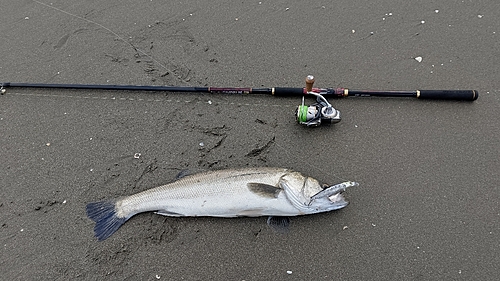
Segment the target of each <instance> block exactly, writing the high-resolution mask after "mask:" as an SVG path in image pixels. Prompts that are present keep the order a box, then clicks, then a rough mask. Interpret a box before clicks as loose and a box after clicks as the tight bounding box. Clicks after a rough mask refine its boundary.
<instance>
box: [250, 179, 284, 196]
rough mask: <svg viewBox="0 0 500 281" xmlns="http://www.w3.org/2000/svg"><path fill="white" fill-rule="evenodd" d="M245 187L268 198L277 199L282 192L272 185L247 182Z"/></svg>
mask: <svg viewBox="0 0 500 281" xmlns="http://www.w3.org/2000/svg"><path fill="white" fill-rule="evenodd" d="M247 187H248V189H249V190H250V191H251V192H253V193H255V194H257V195H259V196H262V197H268V198H277V197H278V195H279V194H280V192H281V190H282V189H280V188H278V187H276V186H274V185H270V184H265V183H258V182H249V183H247Z"/></svg>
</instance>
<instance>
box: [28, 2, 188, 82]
mask: <svg viewBox="0 0 500 281" xmlns="http://www.w3.org/2000/svg"><path fill="white" fill-rule="evenodd" d="M32 1H33V2H36V3H38V4H40V5H43V6H45V7H49V8H51V9H54V10H56V11H58V12H61V13H64V14H66V15H69V16H72V17H75V18H77V19H80V20H83V21H86V22H88V23H91V24H94V25H97V26H99V27H101V28H103V29H105V30H106V31H108V32H109V33H111V34H113V35H114V36H116V37H117V38H118V39H119V40H120V41H122V42H124V43H125V44H128V45H130V47H132V48H133V49H134V51H135V52H136V53H140V54H142V55H144V56H146V57H147V58H149V59H151V60H152V61H153V62H155V63H156V64H158V65H159V66H161V67H162V68H164V69H165V70H167V71H169V72H172V70H170V69H169V68H168V67H167V66H165V65H164V64H162V63H161V62H159V61H158V60H156V59H155V58H153V57H152V56H151V55H149V54H147V53H146V52H144V51H143V50H141V49H139V48H137V47H136V46H135V45H134V44H132V43H130V42H128V41H126V40H125V39H124V38H123V37H122V36H120V35H118V33H116V32H114V31H113V30H111V29H109V28H107V27H106V26H104V25H102V24H100V23H98V22H95V21H92V20H89V19H86V18H83V17H80V16H78V15H75V14H72V13H70V12H67V11H65V10H63V9H60V8H57V7H54V6H51V5H49V4H46V3H43V2H40V1H38V0H32ZM181 82H182V81H181Z"/></svg>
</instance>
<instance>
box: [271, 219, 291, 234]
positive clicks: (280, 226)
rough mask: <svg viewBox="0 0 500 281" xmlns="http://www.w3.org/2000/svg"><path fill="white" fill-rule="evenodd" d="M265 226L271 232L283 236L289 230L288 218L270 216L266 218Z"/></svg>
mask: <svg viewBox="0 0 500 281" xmlns="http://www.w3.org/2000/svg"><path fill="white" fill-rule="evenodd" d="M267 225H269V227H270V228H271V229H272V230H274V231H276V232H278V233H282V234H285V233H287V232H288V231H289V230H290V218H289V217H275V216H271V217H269V218H267Z"/></svg>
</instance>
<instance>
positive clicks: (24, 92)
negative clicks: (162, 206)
mask: <svg viewBox="0 0 500 281" xmlns="http://www.w3.org/2000/svg"><path fill="white" fill-rule="evenodd" d="M0 2H1V4H0V6H1V7H2V17H1V18H0V23H1V24H0V29H1V31H2V40H0V50H2V59H1V61H0V81H4V82H32V83H82V84H135V85H175V86H207V85H208V86H214V87H215V86H218V87H221V86H233V87H278V86H281V87H303V86H304V79H305V77H306V76H307V75H308V74H312V75H314V76H315V77H316V84H315V85H316V86H320V87H346V88H352V89H378V90H416V89H476V90H478V91H479V93H480V96H479V99H478V100H476V101H474V102H458V101H426V100H418V99H413V98H356V97H353V98H347V99H337V100H334V99H331V100H330V101H331V102H332V104H333V106H334V107H335V108H337V109H338V110H340V111H341V113H342V121H341V122H340V123H338V124H335V125H331V126H321V127H318V128H313V129H311V128H305V127H302V126H300V125H298V124H296V122H295V119H294V110H295V107H296V106H297V105H298V104H300V103H301V99H300V98H296V97H290V98H286V97H285V98H278V97H273V96H267V95H246V96H239V95H221V94H212V95H211V94H201V93H149V92H127V91H99V90H53V89H26V88H9V89H7V91H6V93H5V94H3V95H1V96H0V134H1V138H0V155H1V156H2V161H1V164H0V167H1V168H0V178H1V179H2V183H1V184H0V189H1V196H0V225H1V227H0V239H1V246H2V250H1V251H0V271H1V272H2V277H3V278H5V280H68V279H72V280H74V279H76V280H214V279H218V280H472V279H474V280H496V279H497V278H498V277H497V276H498V264H500V244H499V241H500V227H499V225H500V224H499V223H500V204H499V203H500V196H499V194H500V190H499V185H498V178H499V176H500V172H499V171H500V169H499V168H500V160H499V159H500V146H499V141H498V140H499V139H500V121H498V120H499V119H498V116H499V113H500V111H499V108H500V98H499V94H500V82H499V80H498V65H500V60H499V56H498V55H499V53H498V42H499V38H498V36H499V35H500V34H499V33H500V24H499V22H498V18H499V17H500V4H499V2H497V1H482V2H478V1H452V2H447V3H435V2H434V1H419V2H418V3H417V2H415V3H413V2H411V3H410V2H407V3H400V2H399V1H385V2H383V3H366V2H365V1H335V2H332V3H330V2H328V1H327V2H318V1H314V2H312V3H309V2H308V3H305V2H301V1H296V2H297V3H289V2H286V1H244V2H243V3H240V2H238V3H235V2H233V1H207V2H205V1H187V2H184V1H182V2H175V3H164V2H163V1H139V2H138V1H125V2H124V1H115V0H113V1H106V2H103V3H97V2H96V3H85V2H82V1H74V0H72V1H57V2H54V1H53V2H44V1H17V2H15V3H7V1H5V0H3V1H0ZM11 2H12V1H11ZM418 57H421V58H422V60H421V61H420V62H419V60H416V59H415V58H418ZM313 102H314V100H313V99H306V103H313ZM200 144H203V145H200ZM256 149H257V150H256ZM251 152H254V153H251ZM255 152H257V153H255ZM136 154H137V155H136ZM139 154H140V156H139ZM134 155H136V156H139V157H138V158H137V157H134ZM246 166H249V167H260V166H277V167H286V168H291V169H294V170H297V171H300V172H302V173H304V174H307V175H309V176H312V177H314V178H317V179H318V180H321V181H324V182H328V183H332V184H333V183H338V182H341V181H345V180H353V181H357V182H359V183H360V186H359V187H357V188H355V189H351V190H348V191H347V192H346V193H345V194H346V197H347V199H348V200H349V201H350V205H349V206H347V207H346V208H344V209H342V210H340V211H334V212H331V213H326V214H319V215H311V216H304V217H297V218H293V219H292V227H291V230H290V231H289V232H288V233H286V234H284V235H283V234H277V233H274V232H273V231H272V230H271V229H270V228H269V227H268V226H267V225H266V218H238V219H220V218H168V217H163V216H159V215H155V214H153V213H144V214H140V215H137V216H135V217H133V218H132V219H130V220H129V221H128V222H127V223H125V224H124V225H123V226H122V227H121V228H120V229H119V230H118V231H117V232H116V233H115V234H114V235H113V236H111V237H110V238H109V239H107V240H105V241H103V242H98V241H97V240H96V239H95V237H94V236H93V227H94V224H93V222H92V221H91V220H90V219H88V218H87V217H86V214H85V205H86V204H87V203H89V202H93V201H98V200H102V199H107V198H116V197H120V196H123V195H129V194H133V193H136V192H140V191H143V190H146V189H149V188H152V187H156V186H158V185H161V184H165V183H167V182H169V181H171V180H173V179H174V178H175V176H176V175H177V174H178V173H179V171H182V170H185V169H188V170H191V171H200V170H215V169H223V168H232V167H246Z"/></svg>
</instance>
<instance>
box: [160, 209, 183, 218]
mask: <svg viewBox="0 0 500 281" xmlns="http://www.w3.org/2000/svg"><path fill="white" fill-rule="evenodd" d="M155 214H157V215H162V216H168V217H185V215H183V214H179V213H175V212H171V211H169V210H158V211H156V212H155Z"/></svg>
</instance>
